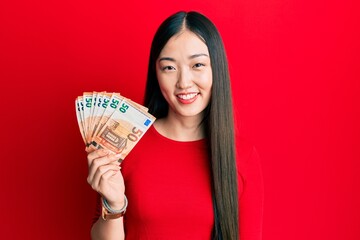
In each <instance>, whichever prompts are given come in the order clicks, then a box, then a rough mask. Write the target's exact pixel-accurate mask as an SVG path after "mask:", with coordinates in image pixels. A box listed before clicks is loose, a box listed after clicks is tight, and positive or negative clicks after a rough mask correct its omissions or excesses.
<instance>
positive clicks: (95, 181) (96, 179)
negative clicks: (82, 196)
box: [88, 164, 120, 191]
mask: <svg viewBox="0 0 360 240" xmlns="http://www.w3.org/2000/svg"><path fill="white" fill-rule="evenodd" d="M119 170H120V167H119V165H115V164H107V165H102V166H100V167H98V168H97V170H96V171H95V172H94V174H92V175H90V174H89V176H88V183H89V184H90V185H91V187H92V188H93V189H94V190H96V191H98V190H99V184H100V178H101V177H102V176H103V175H104V174H106V173H107V172H109V171H110V172H112V171H119Z"/></svg>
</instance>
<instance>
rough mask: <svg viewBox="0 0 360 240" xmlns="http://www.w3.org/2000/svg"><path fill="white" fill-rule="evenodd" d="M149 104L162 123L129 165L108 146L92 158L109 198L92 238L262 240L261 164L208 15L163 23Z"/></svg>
mask: <svg viewBox="0 0 360 240" xmlns="http://www.w3.org/2000/svg"><path fill="white" fill-rule="evenodd" d="M145 106H147V107H148V108H149V112H150V113H151V114H153V115H154V116H155V117H156V118H157V120H156V122H155V123H154V124H153V126H151V128H150V129H149V130H148V132H147V133H146V134H145V135H144V136H143V138H142V139H141V141H139V143H138V144H137V146H136V147H135V148H134V149H133V150H132V152H131V153H130V154H129V155H128V156H127V158H126V159H125V160H124V162H123V163H122V164H121V167H120V166H119V163H118V162H117V159H118V158H119V157H118V156H117V155H114V154H111V153H109V152H108V151H106V150H104V149H101V150H96V151H94V152H92V153H90V154H89V155H88V163H89V176H88V182H89V184H90V185H91V186H92V187H93V189H94V190H95V191H97V192H98V193H100V195H101V196H102V199H103V200H102V201H99V207H98V214H97V216H96V222H95V223H94V225H93V227H92V231H91V235H92V238H93V239H124V238H126V239H196V240H198V239H224V240H227V239H239V238H240V239H242V240H255V239H256V240H258V239H261V226H262V211H263V210H262V207H263V206H262V203H263V186H262V175H261V169H260V166H259V161H258V158H257V155H256V152H255V150H254V148H253V147H251V145H249V144H247V143H246V142H244V141H243V140H241V139H238V138H236V140H237V141H236V142H235V136H234V135H235V134H234V123H233V114H232V108H233V106H232V100H231V89H230V79H229V73H228V65H227V59H226V55H225V50H224V47H223V43H222V40H221V37H220V35H219V33H218V31H217V29H216V27H215V26H214V24H213V23H212V22H211V21H210V20H209V19H208V18H206V17H205V16H204V15H202V14H200V13H197V12H178V13H176V14H174V15H172V16H170V17H169V18H167V19H166V20H165V21H164V22H163V23H162V24H161V25H160V27H159V29H158V30H157V32H156V34H155V37H154V39H153V42H152V46H151V52H150V60H149V66H148V79H147V86H146V95H145ZM125 189H126V191H125ZM125 193H126V196H125ZM101 205H103V207H102V206H101ZM126 206H127V209H126V214H124V210H125V208H126ZM106 208H107V209H106ZM101 212H102V213H103V215H102V216H101ZM104 212H105V214H104Z"/></svg>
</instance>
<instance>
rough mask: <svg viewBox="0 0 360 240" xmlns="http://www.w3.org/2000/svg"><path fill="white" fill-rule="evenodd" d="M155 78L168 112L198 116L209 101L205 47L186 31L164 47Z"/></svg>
mask: <svg viewBox="0 0 360 240" xmlns="http://www.w3.org/2000/svg"><path fill="white" fill-rule="evenodd" d="M156 75H157V79H158V81H159V85H160V89H161V92H162V94H163V96H164V98H165V99H166V101H167V102H168V104H169V107H170V108H169V112H170V111H172V112H173V113H175V114H176V115H179V116H183V117H190V116H199V117H202V112H203V111H204V109H205V108H206V107H207V105H208V104H209V101H210V97H211V87H212V70H211V64H210V55H209V51H208V48H207V46H206V44H205V43H204V42H203V41H202V40H201V39H200V38H199V37H198V36H196V35H195V34H194V33H192V32H190V31H189V30H185V31H182V32H180V33H179V34H177V35H175V36H173V37H172V38H170V39H169V41H168V42H167V43H166V45H165V46H164V48H163V49H162V51H161V52H160V55H159V58H158V59H157V61H156Z"/></svg>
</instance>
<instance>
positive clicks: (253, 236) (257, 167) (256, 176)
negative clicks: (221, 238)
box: [237, 142, 264, 240]
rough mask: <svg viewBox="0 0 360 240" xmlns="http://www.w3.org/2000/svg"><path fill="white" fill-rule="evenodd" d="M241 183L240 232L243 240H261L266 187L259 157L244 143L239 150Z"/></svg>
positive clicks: (253, 148) (238, 164)
mask: <svg viewBox="0 0 360 240" xmlns="http://www.w3.org/2000/svg"><path fill="white" fill-rule="evenodd" d="M237 167H238V181H239V231H240V239H241V240H261V239H262V224H263V204H264V185H263V175H262V169H261V164H260V158H259V155H258V153H257V151H256V149H255V147H254V146H252V145H249V144H248V143H245V142H242V143H239V144H238V149H237Z"/></svg>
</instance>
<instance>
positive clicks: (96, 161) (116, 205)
mask: <svg viewBox="0 0 360 240" xmlns="http://www.w3.org/2000/svg"><path fill="white" fill-rule="evenodd" d="M87 158H88V164H89V175H88V178H87V181H88V183H89V184H90V185H91V187H92V188H93V189H94V190H95V191H97V192H98V193H99V194H100V195H101V196H103V197H104V198H105V199H106V200H107V202H108V203H109V205H110V206H111V208H112V209H122V207H123V206H124V204H125V201H124V192H125V185H124V179H123V176H122V174H121V172H120V169H121V168H120V166H119V162H118V161H117V160H118V159H119V156H117V155H115V154H111V153H109V151H107V150H105V149H100V150H96V151H94V152H91V153H89V154H88V157H87ZM124 236H125V234H124V224H123V217H120V218H117V219H109V220H104V219H102V217H101V216H100V217H99V219H98V220H97V221H96V223H95V224H94V225H93V227H92V229H91V238H92V239H93V240H123V239H124Z"/></svg>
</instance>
